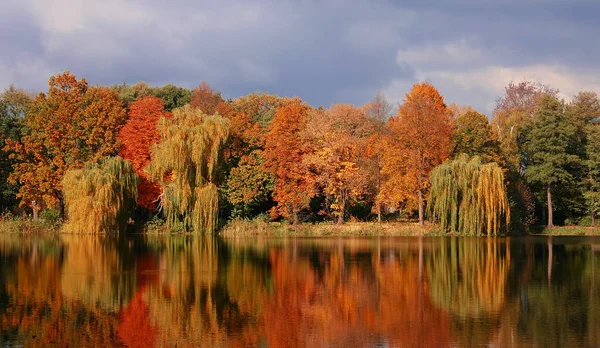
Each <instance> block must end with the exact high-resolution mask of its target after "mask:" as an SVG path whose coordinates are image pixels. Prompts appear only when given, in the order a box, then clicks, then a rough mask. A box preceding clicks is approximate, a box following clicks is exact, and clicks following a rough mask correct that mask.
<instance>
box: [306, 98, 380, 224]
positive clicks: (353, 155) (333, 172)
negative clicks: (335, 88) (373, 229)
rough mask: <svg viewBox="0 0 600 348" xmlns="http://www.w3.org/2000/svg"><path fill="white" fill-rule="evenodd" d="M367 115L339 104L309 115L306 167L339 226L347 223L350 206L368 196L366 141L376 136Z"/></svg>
mask: <svg viewBox="0 0 600 348" xmlns="http://www.w3.org/2000/svg"><path fill="white" fill-rule="evenodd" d="M367 113H368V109H367V107H363V108H357V107H355V106H352V105H348V104H336V105H332V106H331V107H330V108H329V109H328V110H323V111H321V110H312V111H311V112H309V115H308V122H307V127H306V130H305V131H304V134H305V137H306V138H307V143H308V145H309V146H310V147H311V149H310V151H309V152H308V153H307V155H306V156H305V158H304V163H305V164H306V165H307V167H308V168H309V170H310V171H311V172H312V173H314V174H315V177H316V183H317V184H318V186H319V187H320V188H321V189H322V190H323V192H324V193H325V195H326V197H328V198H329V197H331V208H333V210H334V211H335V214H336V215H337V223H338V224H342V223H343V222H344V216H345V212H346V207H347V205H348V203H349V202H350V201H351V200H353V199H358V198H360V197H361V196H362V195H363V194H364V193H366V189H367V175H366V174H367V173H366V171H365V170H364V168H363V166H364V165H366V153H365V150H366V140H367V137H368V136H369V135H370V134H371V133H372V132H373V131H372V127H371V125H372V124H371V122H369V121H370V120H369V118H368V114H367ZM307 175H308V174H307ZM328 201H329V199H328Z"/></svg>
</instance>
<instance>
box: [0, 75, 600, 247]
mask: <svg viewBox="0 0 600 348" xmlns="http://www.w3.org/2000/svg"><path fill="white" fill-rule="evenodd" d="M599 118H600V100H599V98H598V96H597V95H596V94H595V93H593V92H581V93H579V94H578V95H576V96H575V97H574V98H573V100H572V101H570V102H566V101H564V100H562V99H560V97H559V94H558V90H556V89H553V88H551V87H549V86H545V85H541V84H539V83H536V82H532V81H523V82H519V83H511V84H509V85H508V86H506V87H505V91H504V94H503V96H502V97H501V98H500V99H498V101H497V105H496V108H495V109H494V111H493V114H492V116H491V118H490V119H488V117H487V116H486V115H484V114H482V113H480V112H478V111H476V110H474V109H473V108H471V107H469V106H459V105H456V104H448V103H447V102H446V101H445V100H444V98H443V96H442V95H440V93H439V92H438V90H437V89H436V88H435V87H434V86H433V85H432V84H430V83H427V82H423V83H417V84H415V85H414V86H413V88H412V89H411V91H409V92H408V93H407V94H406V96H405V98H404V100H403V102H402V103H401V104H400V105H399V106H398V107H395V106H394V105H392V104H390V103H389V102H388V101H387V100H386V98H385V96H384V95H383V94H382V93H378V94H377V95H376V96H375V97H374V98H373V100H371V101H370V102H368V103H367V104H365V105H363V106H355V105H349V104H335V105H331V106H330V107H329V108H324V107H316V108H315V107H312V106H310V105H308V104H307V103H306V102H304V101H302V100H301V99H300V98H297V97H280V96H277V95H272V94H267V93H259V92H257V93H251V94H248V95H245V96H241V97H237V98H233V99H229V100H226V99H224V98H223V97H222V95H221V94H220V93H219V92H218V91H216V90H214V89H213V88H212V87H211V86H209V85H208V84H207V83H205V82H203V83H201V84H200V85H199V86H198V87H196V88H194V89H192V90H189V89H185V88H181V87H177V86H173V85H166V86H163V87H151V86H148V85H147V84H145V83H143V82H139V83H136V84H134V85H128V84H122V85H114V86H91V85H89V84H88V83H87V81H86V80H85V79H78V78H77V77H76V76H74V75H73V74H71V73H70V72H68V71H67V72H64V73H61V74H57V75H55V76H53V77H51V78H50V80H49V88H48V91H47V92H45V93H40V94H38V95H36V96H34V95H31V94H30V93H27V92H25V91H24V90H22V89H18V88H15V87H14V86H11V87H9V88H8V89H6V90H5V91H4V92H3V93H2V94H0V148H1V149H2V151H1V152H0V189H1V192H0V209H1V210H3V211H12V212H16V213H22V214H29V215H31V216H33V217H34V218H35V219H37V218H38V214H40V213H42V214H43V213H44V212H46V213H47V212H54V213H55V214H56V215H61V216H62V217H64V218H65V220H66V224H65V228H67V229H70V230H73V231H88V232H89V231H92V232H101V231H108V230H115V229H119V228H124V227H125V226H126V224H127V223H128V222H129V223H131V222H132V221H136V222H143V221H146V220H148V219H150V218H153V217H159V218H160V219H163V220H164V221H165V222H166V223H167V225H168V226H169V227H170V228H176V229H180V230H188V231H196V232H198V233H202V232H212V231H214V230H216V229H217V227H218V225H219V221H221V223H223V222H227V221H230V220H232V219H240V218H241V219H253V218H258V219H265V220H276V219H284V220H287V221H289V222H290V223H293V224H297V223H301V222H306V221H312V222H315V221H334V222H336V223H339V224H341V223H344V222H345V221H348V220H349V219H350V220H357V221H372V220H376V221H382V220H398V219H413V218H414V219H415V220H416V219H418V221H419V223H420V224H424V223H425V221H426V219H427V218H430V219H433V220H435V221H438V222H440V223H441V224H442V226H443V227H444V228H445V229H446V230H448V231H456V232H461V233H467V234H488V235H491V234H496V233H498V232H499V231H500V230H501V229H502V228H505V229H506V230H507V231H514V230H517V229H523V228H527V227H528V226H529V225H532V224H536V223H537V224H541V223H546V224H547V225H548V226H549V227H551V226H553V224H554V223H555V222H556V223H558V224H574V223H578V224H582V225H593V224H595V220H596V217H597V215H598V205H599V201H600V194H599V192H600V187H599V186H600V183H599V178H600V155H599V153H600V128H599V127H600V124H599V123H598V120H599Z"/></svg>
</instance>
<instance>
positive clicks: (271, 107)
mask: <svg viewBox="0 0 600 348" xmlns="http://www.w3.org/2000/svg"><path fill="white" fill-rule="evenodd" d="M286 102H288V99H286V98H281V97H278V96H276V95H272V94H266V93H263V94H259V93H252V94H248V95H246V96H242V97H239V98H236V99H234V100H232V102H231V104H230V108H231V110H230V112H229V113H228V114H227V115H226V117H228V118H229V119H230V121H231V133H230V136H229V138H228V140H227V146H226V149H225V150H224V157H225V170H226V173H227V177H226V180H225V183H224V185H223V188H222V192H223V194H224V198H225V200H226V201H227V202H228V203H229V205H230V207H231V216H232V217H251V216H252V215H254V214H256V213H257V212H259V211H260V210H261V209H265V210H266V209H269V208H270V207H271V206H272V204H273V203H272V200H271V194H272V191H273V186H274V182H275V177H274V175H273V174H272V173H271V172H270V171H269V170H267V169H266V168H265V166H264V165H263V164H264V161H265V157H264V148H265V139H266V135H267V132H268V125H269V124H270V122H271V120H272V118H273V115H274V114H275V111H276V109H277V108H278V107H280V106H282V105H284V103H286ZM263 211H264V210H263Z"/></svg>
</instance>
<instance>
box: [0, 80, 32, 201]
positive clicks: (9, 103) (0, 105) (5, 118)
mask: <svg viewBox="0 0 600 348" xmlns="http://www.w3.org/2000/svg"><path fill="white" fill-rule="evenodd" d="M32 103H33V97H32V96H31V95H30V94H28V93H27V92H25V91H23V90H22V89H17V88H15V87H14V86H12V85H11V86H10V87H9V88H8V89H6V90H4V92H2V93H1V94H0V211H3V210H4V209H9V208H12V207H13V206H15V205H16V203H17V202H16V199H15V198H16V195H17V192H18V190H19V187H18V186H17V185H15V184H11V183H9V182H8V177H9V175H10V173H11V172H12V170H11V169H12V166H13V165H15V164H16V162H15V160H14V159H10V158H9V157H10V154H11V153H12V151H11V150H10V149H8V148H7V149H4V147H5V145H6V141H5V139H10V140H12V141H19V140H21V135H22V134H21V131H22V129H23V121H24V118H25V115H26V114H27V112H28V111H29V108H30V107H31V104H32Z"/></svg>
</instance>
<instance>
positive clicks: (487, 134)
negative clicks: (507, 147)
mask: <svg viewBox="0 0 600 348" xmlns="http://www.w3.org/2000/svg"><path fill="white" fill-rule="evenodd" d="M452 143H453V151H452V153H453V157H456V156H457V155H459V154H461V153H464V154H467V155H469V156H480V157H481V158H482V159H483V160H484V161H487V162H489V161H494V162H498V161H499V160H500V148H499V146H498V140H497V138H496V135H495V133H494V132H493V131H492V127H491V126H490V124H489V122H488V119H487V117H486V116H485V115H483V114H480V113H479V112H477V111H474V110H470V111H467V112H465V113H462V114H460V115H459V116H458V117H456V118H455V120H454V130H453V131H452Z"/></svg>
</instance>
